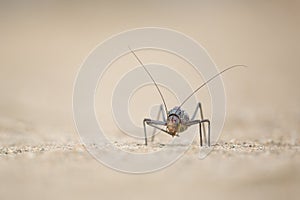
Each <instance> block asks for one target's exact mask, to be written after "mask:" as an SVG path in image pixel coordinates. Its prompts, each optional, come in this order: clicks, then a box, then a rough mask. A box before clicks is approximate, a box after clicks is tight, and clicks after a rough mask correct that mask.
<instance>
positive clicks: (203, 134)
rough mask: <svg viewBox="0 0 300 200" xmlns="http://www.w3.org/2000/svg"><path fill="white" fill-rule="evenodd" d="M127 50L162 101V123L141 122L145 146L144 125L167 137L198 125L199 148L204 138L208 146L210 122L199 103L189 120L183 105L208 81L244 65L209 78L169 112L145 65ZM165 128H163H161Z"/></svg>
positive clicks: (160, 111) (157, 121) (145, 120)
mask: <svg viewBox="0 0 300 200" xmlns="http://www.w3.org/2000/svg"><path fill="white" fill-rule="evenodd" d="M128 48H129V50H130V51H131V53H132V54H133V55H134V56H135V58H136V59H137V60H138V62H139V63H140V64H141V65H142V66H143V68H144V69H145V71H146V72H147V74H148V75H149V77H150V78H151V80H152V81H153V83H154V85H155V86H156V88H157V91H158V92H159V95H160V97H161V99H162V102H163V105H161V106H160V109H159V113H158V116H160V115H162V121H159V120H158V119H159V117H158V119H157V120H152V119H148V118H145V119H144V120H143V125H144V134H145V145H147V144H148V137H147V128H146V125H148V126H151V127H154V128H155V129H158V130H160V131H163V132H165V133H167V134H169V135H171V136H172V137H174V136H179V133H180V132H183V131H185V130H187V129H188V127H190V126H192V125H198V126H199V136H200V146H203V143H204V142H203V140H204V139H205V138H206V141H205V142H206V144H207V146H210V120H208V119H204V117H203V111H202V106H201V103H200V102H199V103H198V105H197V107H196V109H195V112H194V114H193V116H192V117H191V118H189V115H188V113H187V112H185V111H184V110H183V109H182V106H183V104H184V103H185V102H186V101H187V100H189V99H190V98H191V97H192V96H193V95H194V94H195V93H196V92H197V91H198V90H200V89H201V88H202V87H203V86H205V85H206V84H207V83H209V82H210V81H212V80H213V79H214V78H216V77H217V76H219V75H220V74H222V73H224V72H225V71H227V70H229V69H232V68H234V67H238V66H243V67H246V66H245V65H233V66H231V67H228V68H226V69H224V70H223V71H221V72H219V73H218V74H216V75H214V76H213V77H211V78H210V79H208V80H207V81H206V82H205V83H203V84H202V85H200V86H199V87H198V88H197V89H196V90H194V91H193V92H192V94H190V95H189V96H188V97H187V98H186V99H185V100H184V101H183V102H182V103H181V104H180V106H175V107H174V108H172V109H171V110H168V109H167V105H166V102H165V99H164V97H163V95H162V93H161V91H160V89H159V87H158V85H157V83H156V82H155V80H154V78H153V77H152V75H151V74H150V72H149V71H148V70H147V68H146V67H145V65H144V64H143V63H142V61H141V60H140V59H139V58H138V57H137V55H136V54H135V52H134V51H133V50H131V49H130V47H128ZM198 110H199V115H200V119H196V116H197V113H198ZM162 127H165V128H162ZM154 136H155V135H154V132H153V134H152V141H153V139H154Z"/></svg>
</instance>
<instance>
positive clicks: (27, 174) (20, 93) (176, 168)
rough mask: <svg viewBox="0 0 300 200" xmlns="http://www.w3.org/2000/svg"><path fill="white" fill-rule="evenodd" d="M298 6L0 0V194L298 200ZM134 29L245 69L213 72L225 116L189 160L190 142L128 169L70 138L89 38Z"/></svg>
mask: <svg viewBox="0 0 300 200" xmlns="http://www.w3.org/2000/svg"><path fill="white" fill-rule="evenodd" d="M299 9H300V6H299V1H264V2H261V1H251V2H246V1H230V2H227V3H225V1H213V2H212V1H209V2H204V1H199V2H198V3H196V2H194V1H188V2H186V3H184V4H183V3H182V2H179V1H172V3H170V2H165V3H163V2H160V1H153V2H151V3H150V2H145V1H140V2H137V1H130V2H123V3H122V2H118V1H114V2H111V3H107V2H106V3H104V2H98V3H97V2H94V1H89V2H86V3H81V2H79V1H74V2H73V3H72V4H70V3H68V2H67V1H61V2H60V3H55V2H53V1H45V2H34V1H27V2H26V3H24V2H15V1H9V2H8V1H7V2H6V1H1V3H0V32H1V37H0V43H1V46H0V70H1V73H0V180H1V181H0V199H1V200H6V199H9V200H10V199H23V200H27V199H40V198H43V199H73V200H74V199H124V198H126V199H201V198H205V199H231V200H234V199H238V200H247V199H249V200H250V199H272V200H273V199H299V196H300V191H299V187H300V168H299V166H300V152H299V151H300V125H299V124H300V109H299V107H300V93H299V91H298V87H299V85H300V79H299V72H300V70H299V69H300V68H299V66H300V61H299V52H300V49H299V47H300V39H299V35H300V28H299V24H300V14H299ZM144 26H161V27H167V28H171V29H176V30H177V31H180V32H183V33H185V34H187V35H189V36H191V37H193V38H194V39H195V40H197V41H198V42H199V43H201V44H202V45H203V46H204V47H205V48H206V49H207V51H208V52H209V54H210V56H211V57H212V58H213V60H214V61H215V63H216V65H217V66H219V68H220V69H223V68H225V67H226V66H229V65H232V64H236V63H241V64H246V65H248V66H250V67H249V68H248V69H247V70H246V71H233V72H231V73H228V74H226V76H224V78H223V80H224V84H225V87H226V95H227V118H226V122H225V126H224V129H223V132H222V135H221V137H220V140H219V141H218V143H217V144H216V145H215V146H214V150H213V151H212V152H211V153H210V154H209V156H208V157H206V158H205V159H203V160H199V159H198V156H197V155H198V154H197V152H198V151H197V149H198V148H197V147H198V146H197V144H194V145H193V146H192V147H191V148H190V149H189V150H188V152H186V154H184V156H183V157H182V158H180V159H179V160H178V161H177V162H176V163H174V164H173V165H171V166H170V167H168V168H165V169H163V170H160V171H158V172H155V173H150V174H142V175H132V174H125V173H120V172H117V171H114V170H112V169H110V168H107V167H105V166H103V165H102V164H100V163H99V162H97V161H96V160H95V159H94V158H93V157H92V156H91V155H90V154H89V153H88V152H87V151H86V150H85V148H84V147H83V145H82V144H81V143H80V142H79V141H80V140H79V137H78V135H77V133H76V130H75V126H74V122H73V116H72V91H73V83H74V80H75V77H76V73H77V71H78V68H79V66H80V65H81V63H82V62H83V60H84V59H85V58H86V56H87V55H88V53H89V52H90V51H91V50H92V49H93V48H94V47H95V46H96V45H97V44H98V43H99V42H101V41H103V40H105V39H106V38H107V37H109V36H111V35H113V34H116V33H119V32H120V31H124V30H127V29H131V28H136V27H144ZM150 60H151V59H150ZM184 69H185V68H184ZM186 73H187V74H188V73H189V72H188V71H187V72H186ZM113 75H114V76H116V74H113ZM113 75H112V77H108V79H110V78H111V79H113V78H116V77H114V76H113ZM190 75H191V76H192V74H190ZM193 81H194V82H193V84H199V83H198V81H197V80H193ZM200 82H201V81H200ZM193 86H195V85H193ZM108 91H109V90H108ZM199 95H200V96H201V95H202V93H200V94H199ZM205 101H206V100H204V105H205V108H206V111H207V112H208V110H209V106H208V105H207V103H206V102H205ZM136 109H137V110H139V109H143V107H138V108H136ZM114 144H115V145H116V146H118V147H119V148H121V149H124V150H127V151H133V152H134V151H136V150H142V151H151V150H153V149H160V148H163V147H164V145H162V144H163V143H160V142H159V140H157V141H155V142H154V144H151V145H149V146H148V147H145V146H143V145H139V144H138V143H134V142H126V141H123V140H117V141H116V143H114ZM171 148H174V150H176V149H177V148H179V147H177V146H176V145H175V146H172V147H171Z"/></svg>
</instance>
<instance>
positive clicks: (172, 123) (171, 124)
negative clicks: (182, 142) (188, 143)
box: [167, 114, 180, 136]
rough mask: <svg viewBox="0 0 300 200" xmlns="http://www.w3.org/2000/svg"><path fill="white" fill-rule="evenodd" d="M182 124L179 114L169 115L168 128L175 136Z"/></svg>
mask: <svg viewBox="0 0 300 200" xmlns="http://www.w3.org/2000/svg"><path fill="white" fill-rule="evenodd" d="M179 125H180V119H179V117H178V116H177V115H174V114H173V115H169V116H168V120H167V129H168V132H169V133H170V134H171V135H173V136H175V135H176V132H177V131H178V128H179Z"/></svg>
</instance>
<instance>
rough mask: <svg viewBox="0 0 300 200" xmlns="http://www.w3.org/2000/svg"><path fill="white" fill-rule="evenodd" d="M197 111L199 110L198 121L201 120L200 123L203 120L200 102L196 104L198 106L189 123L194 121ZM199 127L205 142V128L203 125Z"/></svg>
mask: <svg viewBox="0 0 300 200" xmlns="http://www.w3.org/2000/svg"><path fill="white" fill-rule="evenodd" d="M198 109H199V114H200V120H201V121H202V120H204V115H203V110H202V105H201V103H200V102H198V105H197V107H196V109H195V112H194V114H193V116H192V118H191V121H193V120H195V118H196V115H197V111H198ZM201 126H202V128H203V132H204V139H205V140H206V129H205V126H204V124H203V125H201Z"/></svg>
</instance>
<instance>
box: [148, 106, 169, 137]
mask: <svg viewBox="0 0 300 200" xmlns="http://www.w3.org/2000/svg"><path fill="white" fill-rule="evenodd" d="M160 115H162V120H163V121H164V122H165V121H166V116H165V111H164V107H163V105H160V107H159V111H158V113H157V118H156V120H157V121H159V118H160ZM154 137H155V129H153V132H152V136H151V142H153V140H154Z"/></svg>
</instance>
